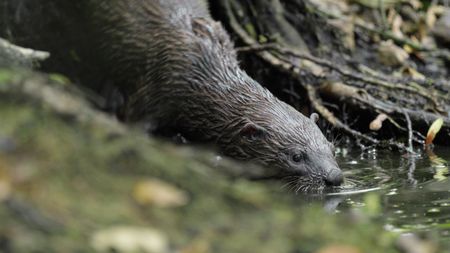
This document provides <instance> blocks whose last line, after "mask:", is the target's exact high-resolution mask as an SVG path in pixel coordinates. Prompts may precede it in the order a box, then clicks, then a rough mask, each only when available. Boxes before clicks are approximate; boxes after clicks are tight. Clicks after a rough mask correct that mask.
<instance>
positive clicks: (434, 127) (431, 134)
mask: <svg viewBox="0 0 450 253" xmlns="http://www.w3.org/2000/svg"><path fill="white" fill-rule="evenodd" d="M443 124H444V120H443V119H442V118H439V119H437V120H435V121H434V122H433V124H431V126H430V128H429V129H428V133H427V138H426V139H425V145H430V144H431V143H433V140H434V138H435V137H436V135H437V134H438V133H439V131H440V130H441V127H442V125H443Z"/></svg>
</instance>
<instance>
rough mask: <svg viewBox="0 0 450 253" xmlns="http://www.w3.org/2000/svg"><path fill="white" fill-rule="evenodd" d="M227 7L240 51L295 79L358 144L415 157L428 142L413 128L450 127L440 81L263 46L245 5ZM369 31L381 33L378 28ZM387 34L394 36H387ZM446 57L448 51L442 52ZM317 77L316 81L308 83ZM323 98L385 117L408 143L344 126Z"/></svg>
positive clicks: (279, 46) (228, 4)
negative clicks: (439, 122)
mask: <svg viewBox="0 0 450 253" xmlns="http://www.w3.org/2000/svg"><path fill="white" fill-rule="evenodd" d="M222 3H223V6H224V9H225V11H226V14H227V17H228V22H229V24H230V26H231V28H232V30H233V32H234V33H235V34H236V35H238V37H239V39H240V40H241V41H242V42H243V43H244V44H245V46H243V47H241V48H239V49H238V51H239V52H252V53H255V54H257V55H258V56H259V57H260V58H262V59H263V60H264V61H266V62H268V63H269V64H270V65H272V66H273V67H275V68H277V69H278V70H280V71H282V72H283V73H285V74H288V75H289V76H290V77H291V78H292V79H293V80H296V81H297V82H296V83H297V84H298V85H300V86H301V87H302V88H303V89H305V90H306V92H307V98H308V99H309V101H310V102H311V106H312V108H313V109H314V110H315V111H317V112H318V113H319V114H320V115H321V116H322V117H323V118H324V119H325V120H326V121H327V122H329V123H330V124H331V125H332V126H334V127H336V128H337V129H340V130H342V131H343V132H345V133H347V134H348V135H350V136H353V137H354V138H356V139H357V140H358V142H361V141H362V142H363V143H367V144H371V145H376V146H391V147H395V148H398V149H400V150H402V151H406V152H409V153H414V151H413V141H414V142H416V143H423V139H424V137H423V135H421V134H420V133H419V132H417V130H414V128H413V126H415V125H422V126H423V125H425V124H428V123H430V122H432V121H434V120H436V119H438V118H443V119H444V122H445V125H447V128H448V127H449V126H450V118H449V117H448V114H447V111H448V108H447V107H446V106H447V105H448V104H449V103H450V97H449V96H448V94H447V93H446V92H444V91H440V90H439V89H434V88H432V87H433V86H430V84H437V83H438V82H437V81H436V80H432V79H427V80H426V81H418V80H408V79H401V78H398V77H394V76H391V75H386V74H381V73H378V72H377V71H375V70H372V69H370V68H369V67H367V66H364V65H359V66H357V67H356V68H355V66H354V65H355V64H354V62H348V61H345V62H346V63H344V64H342V63H336V62H333V61H330V60H327V59H324V58H319V57H315V56H313V55H311V54H310V53H308V52H304V51H301V52H300V51H298V50H296V49H293V48H292V47H291V46H286V45H283V44H280V43H267V44H260V43H259V42H258V40H257V39H256V37H257V35H256V34H253V35H250V34H249V33H248V32H247V31H246V29H244V28H243V25H241V23H240V20H238V19H239V18H238V16H237V15H236V13H240V15H241V16H242V13H243V10H241V9H240V8H241V5H239V4H237V3H235V2H234V1H223V2H222ZM274 22H276V21H274ZM246 27H247V26H246ZM370 31H371V32H377V31H376V30H374V29H371V30H370ZM385 35H386V36H388V37H392V36H389V34H387V33H386V34H385ZM391 39H395V38H391ZM395 41H396V42H397V43H403V44H407V45H409V46H411V47H413V48H417V50H423V51H429V52H430V53H431V52H433V53H434V54H436V53H437V50H434V49H428V48H424V47H421V45H416V44H414V42H412V41H407V40H401V41H400V40H398V39H397V40H395ZM441 53H443V52H440V53H439V54H441ZM444 55H445V52H444ZM304 62H311V63H313V64H315V65H314V68H309V67H308V66H307V64H306V67H305V65H304V64H302V63H304ZM332 74H334V75H332ZM336 74H337V76H338V77H339V80H338V81H336ZM312 78H313V81H308V80H310V79H312ZM320 95H327V96H333V97H336V98H338V99H339V100H340V101H345V102H346V103H347V104H350V105H352V106H355V108H360V109H363V110H365V111H369V112H370V113H373V114H374V115H376V114H379V113H384V114H386V115H387V117H388V120H389V122H391V123H392V125H393V126H395V127H396V128H397V129H399V130H400V131H401V132H405V133H407V136H408V139H407V142H406V144H403V143H401V142H399V141H398V140H392V139H390V140H383V139H378V138H375V137H372V136H371V135H369V134H366V133H362V132H360V131H358V130H356V129H353V128H352V127H350V125H348V124H346V123H344V122H345V120H344V121H343V120H342V119H340V118H339V117H338V116H337V115H335V114H334V113H333V112H332V111H331V110H329V109H328V108H327V106H326V105H327V103H326V102H324V101H322V99H321V97H320ZM403 122H404V123H403ZM424 122H425V124H424Z"/></svg>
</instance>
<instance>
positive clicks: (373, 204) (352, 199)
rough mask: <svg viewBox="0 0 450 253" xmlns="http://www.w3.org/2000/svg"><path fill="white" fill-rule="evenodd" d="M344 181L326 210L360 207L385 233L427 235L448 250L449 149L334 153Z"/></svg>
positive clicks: (328, 200) (328, 197) (329, 198)
mask: <svg viewBox="0 0 450 253" xmlns="http://www.w3.org/2000/svg"><path fill="white" fill-rule="evenodd" d="M337 156H338V162H339V164H340V165H341V167H342V169H343V170H344V171H345V172H344V173H345V176H346V178H347V182H346V183H345V185H344V187H343V188H342V189H340V190H338V191H336V192H331V193H328V194H326V196H325V197H324V198H325V204H324V205H325V208H327V209H328V210H330V211H331V212H341V213H342V212H353V211H355V210H356V211H357V210H359V209H365V211H366V212H369V213H373V216H375V217H376V218H377V219H379V220H380V221H381V222H382V223H383V224H384V227H385V229H387V230H392V231H399V232H405V233H407V232H419V233H420V232H431V233H436V234H438V235H439V238H440V240H441V241H442V242H443V243H444V245H448V246H449V249H450V179H449V175H448V174H449V169H448V167H447V161H450V148H434V150H433V152H422V151H420V155H419V156H404V155H402V154H401V153H398V152H393V151H388V150H376V149H371V150H368V151H364V152H362V151H361V150H355V151H349V150H347V149H339V150H338V155H337Z"/></svg>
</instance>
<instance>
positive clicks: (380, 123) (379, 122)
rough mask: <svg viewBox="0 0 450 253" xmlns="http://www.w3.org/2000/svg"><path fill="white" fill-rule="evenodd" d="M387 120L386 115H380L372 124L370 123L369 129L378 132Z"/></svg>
mask: <svg viewBox="0 0 450 253" xmlns="http://www.w3.org/2000/svg"><path fill="white" fill-rule="evenodd" d="M386 119H387V115H386V114H384V113H381V114H379V115H378V116H377V117H376V118H375V119H374V120H373V121H372V122H370V125H369V129H370V130H372V131H378V130H380V129H381V127H382V126H383V121H385V120H386Z"/></svg>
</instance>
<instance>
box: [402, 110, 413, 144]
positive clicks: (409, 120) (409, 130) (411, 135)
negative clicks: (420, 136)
mask: <svg viewBox="0 0 450 253" xmlns="http://www.w3.org/2000/svg"><path fill="white" fill-rule="evenodd" d="M403 114H404V115H405V119H406V125H407V127H408V150H409V152H412V151H413V144H412V139H413V130H412V124H411V119H410V118H409V115H408V113H407V112H406V111H404V110H403Z"/></svg>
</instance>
